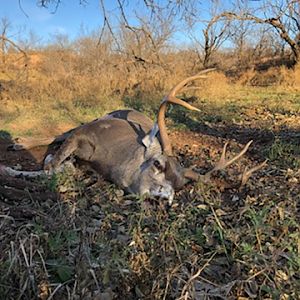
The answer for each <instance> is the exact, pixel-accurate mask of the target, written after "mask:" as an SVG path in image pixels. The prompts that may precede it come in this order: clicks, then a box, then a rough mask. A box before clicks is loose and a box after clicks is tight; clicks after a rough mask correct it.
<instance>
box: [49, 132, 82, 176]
mask: <svg viewBox="0 0 300 300" xmlns="http://www.w3.org/2000/svg"><path fill="white" fill-rule="evenodd" d="M77 148H78V136H77V135H76V134H72V135H71V136H70V137H68V138H67V139H66V141H65V142H64V143H63V144H62V145H61V147H60V148H59V150H58V151H57V152H56V153H55V155H54V156H53V157H52V158H50V159H49V156H47V158H46V159H45V162H44V170H45V171H53V170H54V171H55V170H57V169H58V168H59V166H60V165H61V164H62V163H63V162H64V160H65V159H67V158H68V157H69V156H70V155H71V154H72V153H74V152H75V151H76V149H77Z"/></svg>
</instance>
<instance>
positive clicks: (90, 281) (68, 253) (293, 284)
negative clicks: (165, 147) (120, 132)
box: [0, 120, 300, 300]
mask: <svg viewBox="0 0 300 300" xmlns="http://www.w3.org/2000/svg"><path fill="white" fill-rule="evenodd" d="M188 121H189V122H190V123H189V122H188V123H187V125H191V124H192V120H188ZM251 124H253V122H251ZM279 127H280V126H279ZM279 127H278V128H279ZM190 128H192V130H187V129H186V128H177V127H176V126H175V127H173V128H172V129H171V130H170V131H171V140H172V143H173V145H174V149H175V152H176V155H177V156H178V158H179V159H180V161H181V162H182V163H183V164H185V165H187V166H190V165H195V168H196V169H197V170H198V171H201V172H205V171H206V170H208V169H210V168H211V167H212V165H213V162H214V161H216V160H217V159H218V158H219V156H220V153H221V150H222V146H223V145H224V143H225V142H226V141H228V140H229V141H230V147H229V150H228V155H229V156H231V155H234V154H235V153H237V152H238V151H239V150H240V149H241V148H242V146H243V145H244V144H245V143H246V142H247V141H248V140H250V139H253V140H254V143H253V145H252V146H251V148H250V149H249V151H248V153H247V155H245V157H244V158H243V159H242V160H241V161H240V162H239V163H236V164H235V165H234V166H232V167H230V168H229V170H228V171H226V172H219V173H218V174H215V176H214V178H213V182H212V183H211V184H202V183H201V182H199V183H193V184H192V183H191V184H188V185H187V186H186V187H185V189H184V190H182V191H180V192H178V193H177V194H176V197H175V201H174V204H173V206H172V207H167V206H166V205H165V203H162V202H158V201H153V200H151V201H150V200H142V199H136V198H134V197H131V196H126V195H123V193H122V191H120V190H118V189H117V188H116V187H115V186H113V185H111V184H110V183H107V182H105V181H102V180H99V179H98V178H97V176H95V174H93V173H91V172H90V171H86V170H80V169H77V170H74V169H70V170H67V171H66V172H65V173H64V174H62V175H59V176H55V177H52V178H51V179H50V180H49V179H46V178H40V179H35V180H24V179H22V178H17V179H12V178H8V177H3V176H1V177H0V183H1V184H0V188H1V192H0V195H1V196H0V208H1V216H0V217H1V219H0V230H1V231H0V234H1V240H2V243H1V245H0V253H1V255H0V259H1V267H0V268H1V282H0V295H1V296H0V298H1V299H15V297H16V296H18V297H19V299H35V298H39V299H240V300H244V299H297V297H299V291H300V286H299V282H300V277H299V274H300V273H299V271H300V261H299V253H300V239H299V223H300V219H299V206H298V205H299V202H300V201H299V200H300V198H299V184H300V171H299V165H297V162H298V161H297V153H298V152H297V151H295V149H296V148H297V147H299V131H297V130H289V131H284V130H278V131H275V130H273V131H270V130H266V129H265V128H258V127H257V126H255V127H251V126H240V125H237V124H231V125H228V124H227V123H224V122H216V123H214V122H207V121H205V122H201V124H200V125H197V126H196V127H193V126H190ZM280 128H282V127H280ZM274 132H275V133H276V134H275V135H274ZM9 143H11V140H9V139H7V136H3V135H2V138H1V140H0V153H1V157H0V163H2V164H7V165H10V166H15V167H16V166H17V167H18V166H19V167H20V166H21V168H22V169H26V170H27V169H28V170H36V169H39V168H40V167H41V164H42V160H43V158H44V155H45V153H46V152H47V151H49V150H48V149H47V147H44V148H43V147H41V148H38V149H32V150H30V151H17V152H13V151H6V148H7V146H8V144H9ZM293 147H294V148H293ZM297 149H298V148H297ZM53 150H54V149H53V148H51V149H50V151H53ZM292 151H294V152H292ZM289 153H293V154H295V156H293V159H292V158H291V157H288V156H289V155H288V154H289ZM282 155H283V156H282ZM265 158H268V159H269V162H268V165H267V166H266V167H265V168H264V169H262V170H260V171H258V172H257V173H255V174H254V175H253V176H252V177H251V178H250V180H249V182H248V183H247V185H246V186H243V187H240V185H239V182H240V181H239V174H240V173H241V172H242V171H243V169H244V167H245V166H248V167H252V166H255V165H257V164H258V163H260V162H262V161H263V160H264V159H265Z"/></svg>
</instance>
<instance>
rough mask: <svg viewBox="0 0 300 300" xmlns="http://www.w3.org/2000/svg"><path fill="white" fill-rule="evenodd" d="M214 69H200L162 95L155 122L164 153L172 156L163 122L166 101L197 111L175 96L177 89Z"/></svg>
mask: <svg viewBox="0 0 300 300" xmlns="http://www.w3.org/2000/svg"><path fill="white" fill-rule="evenodd" d="M214 70H215V69H214V68H212V69H206V70H203V71H201V72H200V73H198V74H197V75H194V76H191V77H188V78H186V79H184V80H182V81H180V82H179V83H178V84H177V85H176V86H175V87H173V88H172V90H171V91H170V92H169V94H167V95H166V96H165V97H164V99H163V101H162V103H161V105H160V107H159V111H158V115H157V123H158V127H159V134H160V138H161V143H162V148H163V151H164V153H165V154H166V155H168V156H173V151H172V145H171V142H170V139H169V136H168V133H167V127H166V122H165V114H166V110H167V103H173V104H179V105H181V106H183V107H185V108H187V109H190V110H196V111H199V109H198V108H196V107H194V106H192V105H190V104H189V103H187V102H185V101H183V100H181V99H179V98H176V94H177V93H178V92H179V91H181V90H183V88H184V87H185V85H186V84H187V83H189V82H191V81H193V80H196V79H200V78H206V76H203V74H206V73H208V72H211V71H214Z"/></svg>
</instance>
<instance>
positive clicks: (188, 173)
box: [184, 141, 267, 186]
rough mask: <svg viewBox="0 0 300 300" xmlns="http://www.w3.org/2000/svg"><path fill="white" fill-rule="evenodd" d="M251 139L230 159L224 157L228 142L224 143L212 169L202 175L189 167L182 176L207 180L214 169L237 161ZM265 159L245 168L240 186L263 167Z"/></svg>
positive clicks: (220, 168)
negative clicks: (249, 167) (218, 158)
mask: <svg viewBox="0 0 300 300" xmlns="http://www.w3.org/2000/svg"><path fill="white" fill-rule="evenodd" d="M251 143H252V141H250V142H248V143H247V144H246V146H245V147H244V148H243V149H242V151H241V152H240V153H239V154H237V155H236V156H234V157H233V158H231V159H228V160H227V159H226V149H227V145H228V142H227V143H226V144H225V145H224V147H223V150H222V154H221V158H220V160H219V161H218V162H217V163H216V165H215V166H214V168H213V169H212V170H210V171H209V172H207V173H206V174H204V175H201V174H198V173H197V172H195V171H193V170H192V169H191V168H189V169H186V170H185V172H184V177H186V178H188V179H191V180H195V181H198V180H201V181H203V182H208V181H209V180H210V176H211V174H212V173H213V172H214V171H218V170H223V169H225V168H226V167H228V166H229V165H231V164H233V163H234V162H235V161H237V160H238V159H240V158H241V157H242V156H243V155H244V154H245V153H246V152H247V150H248V148H249V146H250V145H251ZM266 163H267V162H266V161H264V162H263V163H261V164H259V165H258V166H255V167H253V168H251V169H249V170H248V169H247V168H246V169H245V171H244V173H243V174H242V177H241V186H242V185H244V184H245V183H246V182H247V180H248V179H249V178H250V176H251V175H252V174H253V173H254V172H255V171H257V170H259V169H261V168H262V167H264V166H265V165H266Z"/></svg>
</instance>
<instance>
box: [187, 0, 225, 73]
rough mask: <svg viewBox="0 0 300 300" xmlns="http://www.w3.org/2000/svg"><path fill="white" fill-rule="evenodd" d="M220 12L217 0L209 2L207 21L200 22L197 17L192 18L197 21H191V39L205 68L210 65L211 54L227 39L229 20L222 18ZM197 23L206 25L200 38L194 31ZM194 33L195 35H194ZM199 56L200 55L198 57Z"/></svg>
mask: <svg viewBox="0 0 300 300" xmlns="http://www.w3.org/2000/svg"><path fill="white" fill-rule="evenodd" d="M221 10H222V7H221V3H220V2H219V1H217V0H211V1H210V7H209V12H208V14H209V16H210V19H209V20H200V21H199V16H194V18H196V19H198V20H197V21H192V22H191V23H192V24H193V23H194V24H193V25H192V28H191V29H192V32H193V33H192V34H191V36H192V39H193V40H194V42H195V43H196V45H198V46H199V47H200V49H201V50H202V52H203V58H202V62H203V66H204V67H205V68H206V67H208V66H209V64H210V63H211V58H212V56H213V54H214V53H215V52H216V51H217V50H218V49H219V48H220V47H221V46H222V44H223V43H224V42H225V41H226V40H227V39H228V37H229V35H230V30H229V29H230V23H231V20H230V19H228V18H226V17H225V16H223V15H222V14H221V13H220V11H221ZM198 23H201V24H203V23H204V24H206V25H205V27H204V29H202V36H198V34H197V33H198V32H199V31H198V30H197V29H196V30H195V25H196V26H197V25H198ZM195 31H196V33H195ZM199 56H201V55H199Z"/></svg>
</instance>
